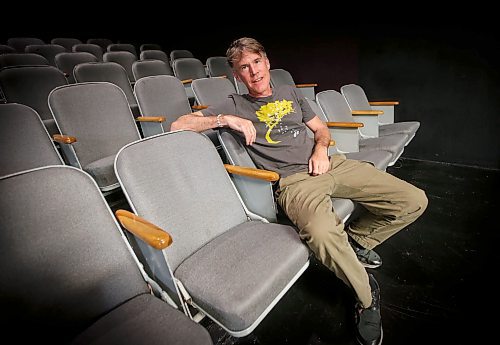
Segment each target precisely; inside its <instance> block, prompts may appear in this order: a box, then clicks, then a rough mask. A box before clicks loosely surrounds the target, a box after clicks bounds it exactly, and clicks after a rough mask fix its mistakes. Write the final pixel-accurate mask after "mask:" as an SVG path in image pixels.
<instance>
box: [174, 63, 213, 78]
mask: <svg viewBox="0 0 500 345" xmlns="http://www.w3.org/2000/svg"><path fill="white" fill-rule="evenodd" d="M172 68H173V70H174V75H175V76H176V77H177V78H179V79H180V80H186V79H193V80H194V79H198V78H205V77H206V76H207V74H206V71H205V66H203V63H202V62H201V61H200V60H199V59H196V58H178V59H175V60H173V59H172Z"/></svg>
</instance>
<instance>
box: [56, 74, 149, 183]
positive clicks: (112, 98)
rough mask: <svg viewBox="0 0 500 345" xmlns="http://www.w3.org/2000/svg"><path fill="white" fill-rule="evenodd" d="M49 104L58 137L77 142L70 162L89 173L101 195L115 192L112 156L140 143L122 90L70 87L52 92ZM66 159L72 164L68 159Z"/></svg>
mask: <svg viewBox="0 0 500 345" xmlns="http://www.w3.org/2000/svg"><path fill="white" fill-rule="evenodd" d="M48 103H49V106H50V110H51V111H52V114H53V116H54V118H55V119H56V122H57V126H58V129H59V131H60V133H61V134H62V135H65V136H68V137H73V138H76V140H75V144H74V145H73V144H70V145H71V149H70V150H69V151H72V152H74V155H75V156H76V159H74V160H72V161H73V162H75V163H76V166H77V167H78V168H80V169H83V170H85V171H86V172H88V173H89V174H90V175H91V176H92V177H93V178H94V179H95V180H96V182H97V184H98V186H99V188H101V190H102V191H103V192H108V191H113V190H116V189H117V188H118V187H119V185H118V181H117V179H116V176H115V173H114V171H113V161H114V158H115V155H116V153H117V152H118V151H119V150H120V148H122V147H123V146H124V145H126V144H128V143H130V142H132V141H135V140H138V139H140V135H139V131H138V129H137V126H136V124H135V121H134V117H133V115H132V113H131V111H130V107H129V105H128V102H127V98H126V97H125V94H124V93H123V91H122V89H120V88H119V87H118V86H116V85H114V84H111V83H77V84H70V85H65V86H61V87H58V88H56V89H55V90H53V91H52V92H51V93H50V94H49V98H48ZM61 145H65V144H64V143H61ZM63 147H65V146H63ZM66 159H68V160H71V156H70V155H67V157H66ZM69 163H70V164H71V161H70V162H69Z"/></svg>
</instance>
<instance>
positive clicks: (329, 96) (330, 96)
mask: <svg viewBox="0 0 500 345" xmlns="http://www.w3.org/2000/svg"><path fill="white" fill-rule="evenodd" d="M316 103H317V104H318V105H319V106H320V108H321V110H322V111H323V114H324V115H325V116H326V118H327V119H328V121H332V122H335V121H336V122H356V121H355V119H354V118H353V116H352V114H351V109H349V106H348V105H347V102H346V101H345V98H344V96H342V94H340V93H339V92H337V91H335V90H326V91H321V92H318V93H317V95H316Z"/></svg>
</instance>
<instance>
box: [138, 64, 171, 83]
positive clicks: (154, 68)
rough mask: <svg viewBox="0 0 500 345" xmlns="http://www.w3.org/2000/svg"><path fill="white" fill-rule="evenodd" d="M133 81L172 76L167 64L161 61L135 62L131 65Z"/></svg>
mask: <svg viewBox="0 0 500 345" xmlns="http://www.w3.org/2000/svg"><path fill="white" fill-rule="evenodd" d="M132 73H133V75H134V80H136V81H137V80H139V79H141V78H143V77H149V76H152V75H174V72H173V71H172V68H171V67H170V65H169V64H168V63H165V62H163V61H161V60H137V61H134V63H133V64H132Z"/></svg>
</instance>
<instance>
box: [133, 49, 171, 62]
mask: <svg viewBox="0 0 500 345" xmlns="http://www.w3.org/2000/svg"><path fill="white" fill-rule="evenodd" d="M140 59H141V60H150V59H155V60H161V61H163V62H165V63H166V64H168V65H169V66H170V60H169V58H168V55H167V53H165V52H164V51H163V50H157V49H149V50H143V51H141V54H140Z"/></svg>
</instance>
